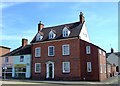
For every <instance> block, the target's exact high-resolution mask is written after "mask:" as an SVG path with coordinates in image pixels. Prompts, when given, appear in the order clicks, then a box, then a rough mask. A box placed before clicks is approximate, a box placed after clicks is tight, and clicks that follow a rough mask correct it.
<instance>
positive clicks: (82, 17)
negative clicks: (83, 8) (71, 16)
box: [79, 12, 85, 23]
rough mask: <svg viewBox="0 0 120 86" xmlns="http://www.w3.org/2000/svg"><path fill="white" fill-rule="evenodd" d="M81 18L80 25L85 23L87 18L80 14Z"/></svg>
mask: <svg viewBox="0 0 120 86" xmlns="http://www.w3.org/2000/svg"><path fill="white" fill-rule="evenodd" d="M79 17H80V23H83V22H84V21H85V17H84V15H83V13H82V12H80V15H79Z"/></svg>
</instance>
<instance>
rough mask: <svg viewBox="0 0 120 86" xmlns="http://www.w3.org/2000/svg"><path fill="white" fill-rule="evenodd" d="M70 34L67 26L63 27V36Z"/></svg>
mask: <svg viewBox="0 0 120 86" xmlns="http://www.w3.org/2000/svg"><path fill="white" fill-rule="evenodd" d="M69 35H70V31H69V30H68V28H66V27H65V28H64V29H63V37H68V36H69Z"/></svg>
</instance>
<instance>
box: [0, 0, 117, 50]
mask: <svg viewBox="0 0 120 86" xmlns="http://www.w3.org/2000/svg"><path fill="white" fill-rule="evenodd" d="M0 8H1V9H2V11H1V12H2V15H1V17H0V41H1V45H3V46H7V47H10V48H11V50H13V49H15V48H18V47H19V46H21V44H22V43H21V40H22V38H27V39H28V42H29V43H30V42H31V41H32V39H33V37H34V36H35V35H36V33H37V26H38V23H39V21H42V23H43V24H44V27H49V26H50V27H51V26H56V25H61V24H67V23H73V22H76V21H79V14H80V12H83V13H84V16H85V22H86V26H87V30H88V34H89V37H90V41H91V43H93V44H95V45H97V46H99V47H101V48H102V49H104V50H106V52H110V49H111V47H112V48H113V49H114V51H115V52H117V51H118V3H117V2H4V3H1V4H0Z"/></svg>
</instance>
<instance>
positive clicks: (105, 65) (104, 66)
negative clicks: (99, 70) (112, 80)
mask: <svg viewBox="0 0 120 86" xmlns="http://www.w3.org/2000/svg"><path fill="white" fill-rule="evenodd" d="M104 72H105V73H106V64H104Z"/></svg>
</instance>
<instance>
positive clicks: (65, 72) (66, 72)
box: [62, 72, 70, 74]
mask: <svg viewBox="0 0 120 86" xmlns="http://www.w3.org/2000/svg"><path fill="white" fill-rule="evenodd" d="M62 73H63V74H70V72H62Z"/></svg>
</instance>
